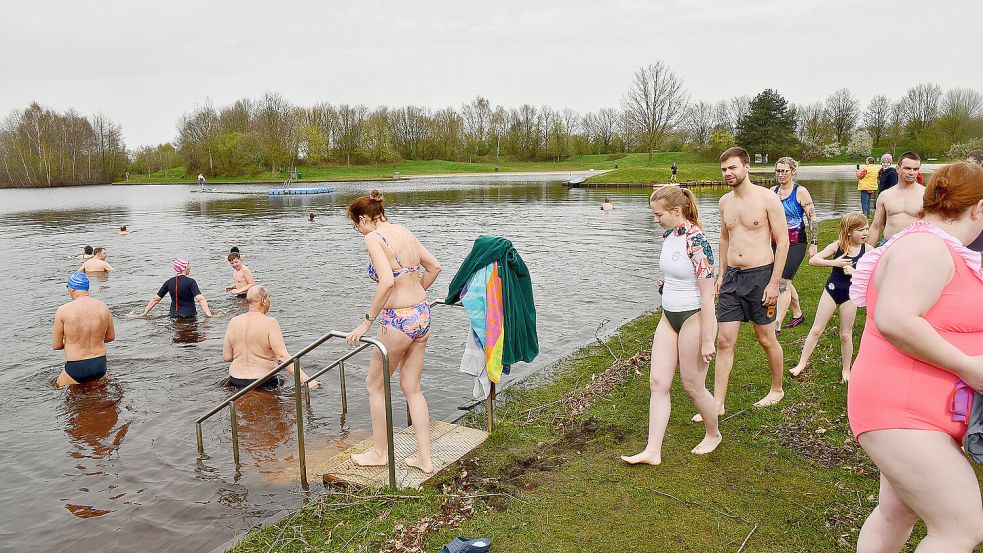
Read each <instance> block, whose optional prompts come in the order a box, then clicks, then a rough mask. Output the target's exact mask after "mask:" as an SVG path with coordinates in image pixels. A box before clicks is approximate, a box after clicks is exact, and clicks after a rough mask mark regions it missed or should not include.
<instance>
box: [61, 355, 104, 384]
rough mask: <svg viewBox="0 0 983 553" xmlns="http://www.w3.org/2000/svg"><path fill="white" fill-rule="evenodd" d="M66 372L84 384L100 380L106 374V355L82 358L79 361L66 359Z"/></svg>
mask: <svg viewBox="0 0 983 553" xmlns="http://www.w3.org/2000/svg"><path fill="white" fill-rule="evenodd" d="M65 372H66V373H68V376H70V377H72V380H74V381H75V382H78V383H79V384H83V383H85V382H92V381H94V380H99V379H100V378H102V377H104V376H106V356H105V355H102V356H100V357H93V358H92V359H80V360H78V361H65Z"/></svg>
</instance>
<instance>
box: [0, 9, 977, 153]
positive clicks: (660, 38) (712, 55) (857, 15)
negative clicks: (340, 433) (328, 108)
mask: <svg viewBox="0 0 983 553" xmlns="http://www.w3.org/2000/svg"><path fill="white" fill-rule="evenodd" d="M981 35H983V2H981V1H980V0H962V1H959V2H956V1H950V0H933V1H929V2H926V1H921V2H914V1H908V0H902V1H897V0H876V1H865V0H783V1H767V0H728V1H718V0H701V1H699V2H697V1H685V2H684V1H656V0H649V1H642V0H636V1H620V0H600V1H591V2H583V1H580V0H567V1H561V2H542V1H538V2H537V1H535V0H524V1H514V0H501V1H494V2H489V1H484V2H468V1H465V0H454V1H446V0H440V1H413V0H403V1H390V2H377V1H369V0H354V1H348V2H340V1H310V2H299V1H293V0H287V1H284V0H280V1H267V2H255V1H252V0H248V1H244V0H238V1H227V0H197V1H185V0H180V1H170V2H153V3H151V2H134V1H132V0H127V1H116V0H113V1H103V0H100V1H98V2H79V1H71V2H69V1H46V0H32V1H24V0H0V76H2V81H0V114H6V113H8V112H9V111H11V110H13V109H23V108H24V107H26V106H27V105H28V104H29V103H30V102H31V101H38V102H39V103H41V104H43V105H45V106H48V107H51V108H54V109H56V110H59V111H62V110H65V109H68V108H70V107H71V108H75V109H76V110H77V111H78V112H80V113H83V114H86V115H90V114H93V113H95V112H99V111H101V112H103V113H105V114H107V115H108V116H109V117H111V118H112V119H113V120H115V121H116V122H117V123H120V124H121V125H122V126H123V132H124V134H125V136H126V141H127V145H128V146H129V147H131V148H134V147H137V146H140V145H143V144H150V143H158V142H164V141H168V140H171V139H172V138H173V137H174V135H175V134H176V132H175V124H176V122H177V119H178V117H180V115H181V114H182V113H183V112H186V111H188V110H190V109H192V108H193V107H194V106H195V105H196V104H201V103H203V102H204V101H205V100H206V98H210V99H211V101H212V102H213V103H214V104H215V105H216V106H222V105H225V104H228V103H231V102H232V101H234V100H235V99H237V98H241V97H253V98H255V97H258V96H260V95H262V94H263V93H264V92H266V91H273V92H280V93H281V94H283V95H284V96H285V97H286V98H287V99H288V100H290V101H292V102H294V103H296V104H301V105H310V104H314V103H317V102H320V101H328V102H331V103H334V104H338V103H344V102H349V103H364V104H367V105H369V106H370V107H374V106H377V105H380V104H388V105H404V104H416V105H425V106H430V107H445V106H455V107H459V106H460V105H461V104H462V103H464V102H468V101H469V100H471V99H472V98H474V96H475V95H478V94H480V95H482V96H485V97H486V98H488V99H489V100H491V101H492V103H493V104H501V105H505V106H518V105H521V104H523V103H530V104H533V105H537V106H538V105H546V104H548V105H552V106H554V107H557V108H560V107H571V108H574V109H576V110H578V111H580V112H586V111H593V110H596V109H598V108H602V107H613V106H617V105H618V102H619V99H620V98H621V96H622V95H623V94H624V92H625V90H626V88H627V86H628V83H629V81H630V79H631V74H632V72H633V71H634V70H635V69H637V68H638V67H639V66H641V65H644V64H647V63H650V62H653V61H656V60H659V59H662V60H664V61H665V62H666V63H667V64H668V65H669V66H670V67H671V68H672V69H673V70H674V71H675V72H676V73H677V74H678V75H679V76H680V77H681V78H682V79H683V81H684V83H685V84H686V87H687V88H688V90H689V92H690V93H691V95H692V96H693V97H694V99H705V100H709V101H716V100H718V99H721V98H727V97H730V96H733V95H737V94H756V93H758V92H760V91H761V90H763V89H765V88H769V87H770V88H776V89H778V91H779V92H781V93H782V94H783V95H784V96H785V97H786V98H787V99H788V100H789V101H791V102H796V103H806V102H812V101H816V100H821V99H823V98H824V97H825V96H826V95H827V94H829V93H830V92H832V91H833V90H836V89H838V88H840V87H844V86H845V87H849V88H850V89H851V90H852V91H854V92H855V93H856V94H857V95H858V96H859V97H860V99H861V100H862V101H863V102H864V103H865V104H866V102H867V100H869V99H870V97H872V96H874V95H876V94H881V93H883V94H887V95H888V96H889V97H891V98H892V99H896V98H898V97H899V96H900V95H902V94H903V93H904V91H905V90H906V89H907V88H908V87H909V86H911V85H914V84H916V83H917V82H921V81H931V82H934V83H937V84H939V85H940V86H942V87H943V88H950V87H955V86H964V87H972V88H976V89H978V90H983V71H981V70H980V66H979V54H980V52H981V51H983V44H981V42H980V37H981Z"/></svg>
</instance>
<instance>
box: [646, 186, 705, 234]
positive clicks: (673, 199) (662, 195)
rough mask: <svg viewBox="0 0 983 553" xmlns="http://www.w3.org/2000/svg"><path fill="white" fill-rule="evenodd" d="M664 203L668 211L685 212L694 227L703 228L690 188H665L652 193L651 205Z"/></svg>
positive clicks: (684, 214) (684, 215)
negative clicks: (658, 202) (656, 202)
mask: <svg viewBox="0 0 983 553" xmlns="http://www.w3.org/2000/svg"><path fill="white" fill-rule="evenodd" d="M656 200H658V201H660V202H662V205H663V206H665V208H666V209H675V208H677V207H678V208H679V209H680V210H681V211H682V212H683V217H684V218H685V219H686V220H687V221H689V222H691V223H693V224H694V225H696V226H698V227H700V228H703V225H702V224H700V212H699V210H698V209H697V208H696V196H694V195H693V191H692V190H690V189H689V188H683V187H681V186H664V187H662V188H660V189H658V190H656V191H655V192H653V193H652V196H651V197H650V198H649V203H652V202H654V201H656Z"/></svg>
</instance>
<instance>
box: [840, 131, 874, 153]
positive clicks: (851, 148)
mask: <svg viewBox="0 0 983 553" xmlns="http://www.w3.org/2000/svg"><path fill="white" fill-rule="evenodd" d="M873 149H874V139H873V138H872V137H871V136H870V133H869V132H867V131H866V130H864V129H861V130H859V131H857V132H855V133H853V136H851V137H850V142H849V143H848V144H847V145H846V155H848V156H850V157H867V156H869V155H870V152H871V150H873Z"/></svg>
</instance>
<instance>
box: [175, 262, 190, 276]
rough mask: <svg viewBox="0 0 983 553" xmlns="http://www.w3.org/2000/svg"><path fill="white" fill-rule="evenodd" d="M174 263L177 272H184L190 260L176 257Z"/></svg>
mask: <svg viewBox="0 0 983 553" xmlns="http://www.w3.org/2000/svg"><path fill="white" fill-rule="evenodd" d="M173 265H174V272H175V273H183V272H184V270H185V269H187V268H188V262H187V260H185V259H175V260H174V264H173Z"/></svg>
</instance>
